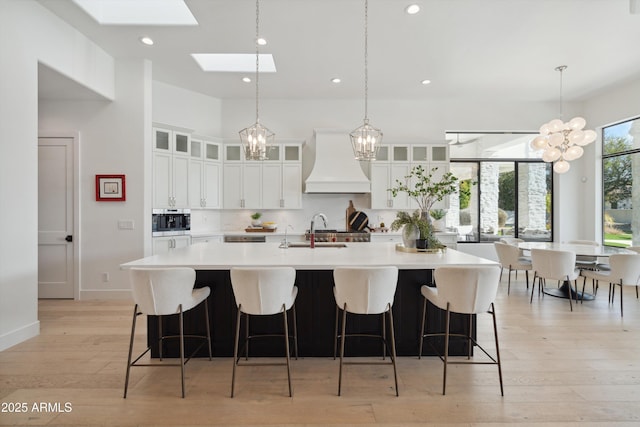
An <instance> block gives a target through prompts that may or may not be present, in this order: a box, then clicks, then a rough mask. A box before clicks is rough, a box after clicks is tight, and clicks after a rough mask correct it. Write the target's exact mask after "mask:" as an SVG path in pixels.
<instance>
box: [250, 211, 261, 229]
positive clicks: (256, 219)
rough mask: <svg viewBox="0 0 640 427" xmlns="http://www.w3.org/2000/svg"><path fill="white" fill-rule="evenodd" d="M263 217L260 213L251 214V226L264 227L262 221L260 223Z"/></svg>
mask: <svg viewBox="0 0 640 427" xmlns="http://www.w3.org/2000/svg"><path fill="white" fill-rule="evenodd" d="M261 217H262V214H261V213H260V212H255V213H252V214H251V225H252V226H253V227H260V226H261V225H262V221H260V218H261Z"/></svg>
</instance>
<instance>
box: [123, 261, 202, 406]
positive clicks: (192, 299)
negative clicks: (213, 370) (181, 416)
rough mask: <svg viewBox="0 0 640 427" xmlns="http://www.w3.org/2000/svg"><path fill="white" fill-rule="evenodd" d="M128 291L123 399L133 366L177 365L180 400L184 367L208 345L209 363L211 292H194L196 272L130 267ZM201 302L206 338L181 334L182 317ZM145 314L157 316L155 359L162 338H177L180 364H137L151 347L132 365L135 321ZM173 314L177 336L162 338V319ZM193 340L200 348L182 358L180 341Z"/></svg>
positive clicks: (125, 395) (183, 393) (162, 340)
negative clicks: (128, 331)
mask: <svg viewBox="0 0 640 427" xmlns="http://www.w3.org/2000/svg"><path fill="white" fill-rule="evenodd" d="M130 277H131V290H132V293H133V300H134V302H135V306H134V308H133V321H132V324H131V339H130V341H129V358H128V360H127V375H126V378H125V383H124V397H125V398H126V397H127V389H128V387H129V373H130V370H131V368H132V367H137V366H154V367H157V366H180V378H181V382H182V397H183V398H184V395H185V392H184V367H185V365H186V364H187V362H188V361H189V360H190V359H191V357H192V356H193V355H194V354H196V353H197V352H198V350H200V348H201V347H202V346H203V345H204V344H205V343H208V345H209V360H211V331H210V329H209V305H208V303H207V297H208V296H209V294H210V292H211V290H210V289H209V288H208V287H203V288H197V289H194V288H193V285H194V283H195V279H196V272H195V270H193V269H192V268H132V269H131V270H130ZM203 301H204V314H205V325H206V331H207V335H206V336H203V335H185V334H184V327H183V325H184V320H183V314H184V313H185V312H187V311H189V310H191V309H192V308H194V307H196V306H197V305H199V304H200V303H201V302H203ZM142 314H146V315H149V316H158V330H159V331H158V335H159V337H160V338H159V339H158V342H159V356H160V360H162V346H163V342H164V340H166V339H171V338H173V339H176V338H177V339H178V340H179V346H180V363H172V364H168V363H162V364H159V363H155V364H149V363H146V364H144V363H137V362H138V361H139V360H140V359H141V358H142V357H143V356H144V355H145V354H147V353H148V352H149V351H150V350H151V346H149V347H147V349H146V350H145V351H144V352H142V354H140V355H139V356H138V357H137V358H136V359H135V360H134V361H133V362H132V361H131V359H132V353H133V338H134V336H135V331H136V319H137V317H138V316H140V315H142ZM174 314H177V315H178V316H179V328H180V330H179V332H178V335H163V332H162V317H163V316H170V315H174ZM185 338H196V339H200V340H202V342H201V343H200V345H199V346H198V347H197V348H196V349H195V350H194V351H193V352H192V353H191V356H189V357H188V358H187V359H185V356H184V339H185Z"/></svg>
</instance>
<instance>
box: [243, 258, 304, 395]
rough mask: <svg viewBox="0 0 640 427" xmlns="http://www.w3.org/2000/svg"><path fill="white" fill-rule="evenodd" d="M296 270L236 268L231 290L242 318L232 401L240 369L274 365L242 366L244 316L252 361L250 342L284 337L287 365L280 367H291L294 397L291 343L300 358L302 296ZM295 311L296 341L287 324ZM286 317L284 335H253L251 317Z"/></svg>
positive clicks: (294, 328)
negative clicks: (298, 311)
mask: <svg viewBox="0 0 640 427" xmlns="http://www.w3.org/2000/svg"><path fill="white" fill-rule="evenodd" d="M295 279H296V270H295V269H293V268H291V267H267V268H249V267H246V268H245V267H242V268H241V267H234V268H232V269H231V286H232V287H233V295H234V297H235V299H236V304H237V306H238V317H237V320H236V336H235V344H234V349H233V373H232V376H231V397H233V396H234V391H235V383H236V366H265V365H273V363H242V364H240V363H239V362H240V356H239V354H240V353H242V352H241V351H239V350H238V346H239V341H240V322H241V320H242V315H243V314H244V315H245V317H246V322H245V328H246V334H245V342H244V344H243V350H245V357H246V358H248V345H249V341H250V340H251V339H254V338H263V337H273V336H282V337H284V347H285V358H286V361H285V363H278V364H277V365H286V366H287V379H288V382H289V396H293V393H292V388H291V366H290V350H289V340H290V339H292V338H293V343H294V354H295V357H296V358H298V331H297V326H296V311H295V305H294V304H295V301H296V296H297V295H298V288H297V287H296V286H295ZM289 309H292V311H293V337H291V336H290V335H289V326H288V322H287V310H289ZM275 314H282V315H283V320H284V333H283V334H259V335H257V334H256V335H251V334H250V333H249V317H250V316H270V315H275Z"/></svg>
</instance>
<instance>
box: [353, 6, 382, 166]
mask: <svg viewBox="0 0 640 427" xmlns="http://www.w3.org/2000/svg"><path fill="white" fill-rule="evenodd" d="M368 20H369V1H368V0H365V2H364V124H363V125H362V126H360V127H359V128H357V129H354V130H353V131H351V133H349V137H350V138H351V145H352V146H353V154H354V155H355V157H356V160H367V161H370V160H375V159H376V155H377V154H378V149H379V148H380V143H381V142H382V131H381V130H380V129H376V128H374V127H373V126H371V125H370V124H369V118H368V117H367V98H368V92H369V71H368V65H369V63H368V60H369V57H368V40H367V39H368V35H369V34H368Z"/></svg>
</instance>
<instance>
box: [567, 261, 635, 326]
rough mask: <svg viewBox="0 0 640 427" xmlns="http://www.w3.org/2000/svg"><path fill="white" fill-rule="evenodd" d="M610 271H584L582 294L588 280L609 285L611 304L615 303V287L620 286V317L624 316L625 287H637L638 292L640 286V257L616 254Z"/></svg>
mask: <svg viewBox="0 0 640 427" xmlns="http://www.w3.org/2000/svg"><path fill="white" fill-rule="evenodd" d="M609 265H610V266H611V269H610V270H609V271H592V270H583V271H582V272H581V273H580V274H581V275H582V276H584V281H583V282H582V292H583V293H584V286H585V283H586V281H587V278H590V279H593V280H597V281H602V282H605V283H609V302H610V303H613V297H614V294H615V286H616V285H617V286H620V317H622V316H623V315H624V312H623V305H622V295H623V286H635V287H636V292H637V289H638V285H639V284H640V255H639V254H614V255H611V256H610V257H609Z"/></svg>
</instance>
